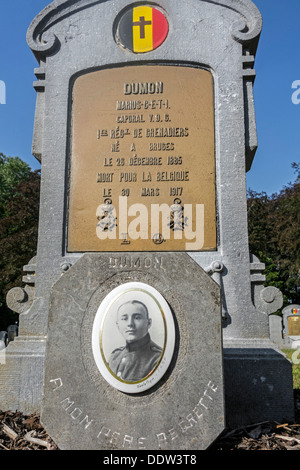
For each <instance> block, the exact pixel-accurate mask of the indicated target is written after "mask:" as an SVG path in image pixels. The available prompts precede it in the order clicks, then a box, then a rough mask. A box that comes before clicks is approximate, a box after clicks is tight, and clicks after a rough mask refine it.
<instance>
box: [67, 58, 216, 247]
mask: <svg viewBox="0 0 300 470" xmlns="http://www.w3.org/2000/svg"><path fill="white" fill-rule="evenodd" d="M214 129H215V127H214V91H213V79H212V75H211V73H210V72H209V71H207V70H204V69H201V68H192V67H180V66H167V65H138V66H126V67H119V68H111V69H104V70H99V71H95V72H91V73H87V74H85V75H81V76H80V77H78V78H77V79H76V81H75V83H74V86H73V96H72V129H71V156H70V192H69V214H68V217H69V220H68V251H70V252H76V251H77V252H87V251H204V250H206V251H210V250H215V249H216V206H215V130H214Z"/></svg>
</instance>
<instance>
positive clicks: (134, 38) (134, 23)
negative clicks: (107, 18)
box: [118, 5, 169, 53]
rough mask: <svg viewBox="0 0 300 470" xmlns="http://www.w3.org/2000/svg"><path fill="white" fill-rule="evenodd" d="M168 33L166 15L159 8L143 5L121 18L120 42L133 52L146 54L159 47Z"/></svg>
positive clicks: (119, 27) (127, 12)
mask: <svg viewBox="0 0 300 470" xmlns="http://www.w3.org/2000/svg"><path fill="white" fill-rule="evenodd" d="M168 31H169V25H168V21H167V19H166V17H165V15H164V14H163V13H162V12H161V11H160V10H158V9H157V8H154V7H151V6H148V5H142V6H137V7H132V8H130V9H129V10H127V11H126V12H125V13H124V15H123V16H122V17H121V19H120V22H119V26H118V41H119V42H120V43H121V45H122V46H123V47H124V48H126V49H129V50H130V51H132V52H135V53H144V52H149V51H152V50H154V49H156V48H157V47H159V46H160V45H161V44H162V43H163V42H164V40H165V39H166V37H167V35H168Z"/></svg>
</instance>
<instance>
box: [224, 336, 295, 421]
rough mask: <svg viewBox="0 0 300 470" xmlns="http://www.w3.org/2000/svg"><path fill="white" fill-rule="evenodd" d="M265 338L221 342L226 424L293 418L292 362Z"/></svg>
mask: <svg viewBox="0 0 300 470" xmlns="http://www.w3.org/2000/svg"><path fill="white" fill-rule="evenodd" d="M275 348H276V347H275V346H274V344H273V343H272V342H270V341H269V340H243V341H239V342H237V341H234V342H229V341H225V342H224V382H225V408H226V425H227V427H228V428H231V429H234V428H237V427H240V426H246V425H250V424H255V423H261V422H263V421H277V422H278V423H284V422H288V423H291V422H294V420H295V414H294V395H293V376H292V363H291V362H290V361H289V360H288V359H286V357H285V355H284V354H283V353H282V352H281V351H280V350H278V349H275Z"/></svg>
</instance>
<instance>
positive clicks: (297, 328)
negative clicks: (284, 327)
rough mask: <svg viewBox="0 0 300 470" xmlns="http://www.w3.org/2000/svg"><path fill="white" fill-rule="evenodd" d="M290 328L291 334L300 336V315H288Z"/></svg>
mask: <svg viewBox="0 0 300 470" xmlns="http://www.w3.org/2000/svg"><path fill="white" fill-rule="evenodd" d="M288 329H289V335H290V336H300V316H299V315H297V316H296V317H288Z"/></svg>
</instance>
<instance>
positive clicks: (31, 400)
mask: <svg viewBox="0 0 300 470" xmlns="http://www.w3.org/2000/svg"><path fill="white" fill-rule="evenodd" d="M261 27H262V19H261V15H260V13H259V11H258V9H257V8H256V6H255V5H254V4H253V3H252V2H251V1H250V0H214V1H211V0H188V1H187V2H181V1H179V0H175V1H174V0H172V1H171V0H161V1H160V2H159V3H157V4H155V5H154V4H152V3H147V2H145V3H143V4H141V3H139V4H136V3H131V2H128V1H125V0H115V1H111V0H108V1H100V0H99V1H95V0H77V1H75V0H74V1H71V0H68V1H66V0H57V1H55V2H52V3H51V4H50V5H49V6H48V7H46V8H45V9H44V10H43V11H42V12H41V13H40V14H39V15H38V16H37V17H36V18H35V19H34V20H33V22H32V24H31V26H30V28H29V30H28V35H27V41H28V44H29V46H30V48H31V49H32V51H33V53H34V54H35V57H36V59H37V61H38V63H39V68H38V69H36V70H35V74H36V77H37V81H36V82H35V84H34V86H35V89H36V91H37V107H36V115H35V127H34V136H33V154H34V155H35V156H36V158H37V159H38V160H40V161H41V164H42V182H41V202H40V219H39V240H38V247H37V256H36V258H34V259H32V260H31V261H30V262H29V264H28V265H27V266H25V267H24V271H25V272H26V275H25V276H24V278H23V279H24V282H25V284H26V285H25V287H24V288H23V289H22V288H15V289H12V290H11V291H10V292H9V294H8V297H7V303H8V305H9V306H10V307H11V308H12V309H13V310H15V311H17V312H18V313H19V314H20V328H19V335H18V337H16V338H15V340H14V341H13V342H11V343H10V344H9V346H8V347H7V348H6V349H5V364H2V365H1V369H0V370H1V373H0V381H1V386H2V390H4V392H3V393H2V396H1V401H0V408H5V409H12V408H16V409H19V410H22V411H26V412H28V411H30V412H31V411H33V410H36V409H39V410H40V409H41V408H42V419H43V422H44V423H45V425H46V427H47V429H49V431H50V433H51V435H52V436H53V437H54V438H55V439H56V441H57V442H58V443H59V444H60V445H61V447H63V448H79V447H81V448H84V446H85V447H86V448H106V449H110V448H114V449H115V448H121V449H124V448H125V447H126V446H127V448H130V447H131V448H134V449H136V448H142V447H145V448H146V447H147V448H153V449H154V448H166V449H176V448H178V449H180V448H182V449H183V448H191V449H196V448H198V449H200V448H206V447H207V446H208V445H209V444H210V443H211V442H212V441H213V439H214V438H215V437H216V436H217V435H218V433H219V432H221V430H222V429H223V427H224V410H223V408H224V406H225V413H226V423H227V425H229V426H239V425H245V424H251V423H255V422H261V421H265V420H276V421H281V420H282V419H283V420H293V418H294V412H293V410H294V407H293V386H292V369H291V363H290V362H289V361H287V360H286V358H285V356H284V355H283V354H281V353H280V351H279V350H278V349H277V348H276V346H275V345H274V343H272V342H271V341H270V337H269V315H270V314H272V313H274V312H275V311H277V310H278V309H280V308H281V306H282V295H281V293H280V292H279V291H278V290H277V289H276V288H273V287H267V288H265V287H264V285H263V284H264V281H265V278H264V276H263V275H262V271H263V270H264V265H263V264H262V263H260V261H259V260H258V259H257V258H256V257H254V256H253V255H251V254H250V253H249V247H248V232H247V202H246V178H245V173H246V172H247V171H249V170H250V169H251V164H252V161H253V158H254V155H255V151H256V148H257V139H256V126H255V113H254V100H253V83H254V79H255V71H254V69H253V67H254V60H255V54H256V50H257V45H258V40H259V36H260V32H261ZM130 289H133V291H132V290H130ZM219 290H220V291H221V306H220V305H219ZM127 291H128V292H129V293H128V292H127ZM132 292H133V293H132ZM128 296H129V299H128ZM119 297H120V299H121V300H124V302H123V303H122V305H119V304H118V301H119V300H118V299H119ZM145 298H146V299H148V300H149V299H151V301H150V300H149V302H150V304H149V308H150V313H151V315H152V314H153V315H154V316H155V315H156V317H155V318H156V320H155V319H153V318H152V317H151V321H152V325H151V329H150V330H149V332H150V333H149V334H150V337H149V336H147V335H148V333H147V334H145V335H144V336H143V338H144V337H145V339H143V340H141V342H142V343H143V347H144V348H145V349H146V350H147V351H148V352H147V354H146V353H145V354H146V356H144V355H142V356H139V362H138V363H137V364H138V365H137V366H135V367H131V368H130V367H129V365H130V364H131V362H130V361H129V356H126V354H127V353H128V354H129V353H130V354H131V355H130V357H134V356H136V351H134V350H132V346H131V347H129V346H128V348H129V349H128V351H127V350H125V349H124V344H123V345H121V343H120V345H119V344H113V345H112V344H110V343H109V344H107V341H106V339H107V338H108V337H112V338H114V336H116V330H114V329H113V325H114V324H115V320H116V317H115V315H117V314H118V312H119V308H120V309H121V310H122V308H123V307H122V306H123V304H125V305H126V308H128V312H129V313H131V314H132V313H133V312H132V308H133V307H132V304H129V303H128V302H129V301H133V300H135V301H137V302H136V303H134V305H135V306H136V308H139V311H138V312H135V313H139V315H140V318H142V319H143V321H144V323H146V324H147V325H148V326H150V323H151V321H150V320H149V322H148V320H146V318H148V316H146V313H145V312H146V310H145V307H143V306H142V305H141V303H138V302H142V304H145V303H147V302H145ZM143 299H144V300H143ZM137 305H138V307H137ZM151 305H152V307H151ZM158 305H160V307H158ZM219 309H221V312H222V332H221V327H220V325H221V324H220V316H219V313H220V312H219ZM128 312H127V315H129V313H128ZM159 312H162V313H159ZM151 315H150V316H151ZM117 318H118V317H117ZM110 319H114V320H113V321H112V320H110ZM197 320H198V321H197ZM142 323H143V322H142ZM157 325H161V327H158V326H157ZM159 332H160V334H158V333H159ZM126 334H128V335H129V336H130V335H133V332H132V329H130V328H129V330H128V332H127V333H126ZM152 334H155V337H154V339H153V337H152ZM140 339H141V338H140ZM46 341H47V355H46V361H45V345H46ZM144 341H145V343H144ZM152 341H153V343H152ZM128 343H129V345H130V341H128ZM139 344H140V343H139ZM222 345H223V346H222ZM221 346H222V347H221ZM113 347H114V348H115V350H116V351H115V352H113V351H114V349H113ZM126 347H127V346H126ZM147 348H152V349H151V354H150V352H149V349H147ZM222 353H223V363H224V370H223V366H222V361H221V357H222ZM125 356H126V357H125ZM141 358H143V360H142V359H141ZM123 359H125V360H124V361H123V362H122V360H123ZM151 361H154V362H155V361H156V362H155V363H154V362H153V363H152V362H151ZM141 362H142V363H143V364H144V366H145V364H146V363H147V364H148V363H151V364H152V368H151V371H150V375H149V376H148V374H147V373H146V372H144V374H146V375H143V374H142V376H141V377H140V376H136V375H135V372H134V371H136V370H138V369H140V367H142V366H141ZM146 369H147V368H146ZM146 369H143V370H146ZM129 370H130V371H131V372H129ZM147 370H148V369H147ZM223 373H224V379H223ZM44 374H45V382H44V401H43V405H42V404H41V399H42V386H43V376H44ZM118 374H119V375H118ZM127 374H129V375H127ZM130 374H131V375H130ZM124 377H125V378H124ZM127 382H128V383H127ZM223 392H224V396H225V405H224V402H223ZM169 394H170V395H169ZM176 406H177V407H178V408H177V410H178V411H175V408H176ZM151 410H152V414H151ZM116 415H118V419H117V417H116ZM141 415H142V416H144V418H143V419H142V423H143V426H144V427H143V428H141V422H140V417H141ZM150 419H152V421H151V422H148V420H150ZM150 428H151V429H150ZM79 429H80V431H81V433H80V439H82V443H80V442H78V439H79V438H78V437H76V436H77V435H78V430H79Z"/></svg>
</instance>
